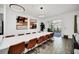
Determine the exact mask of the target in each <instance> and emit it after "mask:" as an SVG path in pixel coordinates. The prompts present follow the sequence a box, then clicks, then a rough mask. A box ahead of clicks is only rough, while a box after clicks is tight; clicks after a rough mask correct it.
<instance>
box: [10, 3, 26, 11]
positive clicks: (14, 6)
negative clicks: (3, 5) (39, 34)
mask: <svg viewBox="0 0 79 59" xmlns="http://www.w3.org/2000/svg"><path fill="white" fill-rule="evenodd" d="M9 7H10V8H11V9H12V10H13V11H16V12H24V11H25V8H24V7H23V6H21V5H18V4H10V5H9Z"/></svg>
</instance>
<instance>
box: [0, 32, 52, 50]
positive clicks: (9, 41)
mask: <svg viewBox="0 0 79 59" xmlns="http://www.w3.org/2000/svg"><path fill="white" fill-rule="evenodd" d="M51 33H52V32H40V33H38V32H36V33H30V34H24V35H21V36H18V35H15V36H14V37H8V38H5V37H4V39H3V40H2V42H1V44H0V50H2V49H6V48H9V47H10V46H12V45H15V44H18V43H20V42H28V41H29V40H31V39H33V38H39V37H40V36H44V35H47V34H51Z"/></svg>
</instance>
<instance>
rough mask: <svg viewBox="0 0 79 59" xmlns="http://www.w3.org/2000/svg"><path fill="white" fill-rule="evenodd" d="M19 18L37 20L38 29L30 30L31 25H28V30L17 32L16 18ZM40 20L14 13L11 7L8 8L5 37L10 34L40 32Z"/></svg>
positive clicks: (25, 14)
mask: <svg viewBox="0 0 79 59" xmlns="http://www.w3.org/2000/svg"><path fill="white" fill-rule="evenodd" d="M17 16H24V17H27V18H28V21H29V19H36V20H37V29H29V24H28V29H26V30H16V18H17ZM38 20H39V19H38V18H34V17H32V16H30V15H28V14H27V13H25V12H24V13H23V12H22V13H19V12H14V11H13V10H11V9H10V8H9V6H8V5H7V6H6V19H5V35H10V34H18V33H26V32H32V31H39V21H38Z"/></svg>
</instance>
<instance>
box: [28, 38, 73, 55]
mask: <svg viewBox="0 0 79 59" xmlns="http://www.w3.org/2000/svg"><path fill="white" fill-rule="evenodd" d="M51 39H52V41H48V42H46V43H44V44H43V45H41V46H39V47H37V48H35V49H33V50H32V51H30V52H28V53H27V54H73V53H74V46H73V40H72V39H63V38H61V37H53V38H51Z"/></svg>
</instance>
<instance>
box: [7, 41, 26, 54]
mask: <svg viewBox="0 0 79 59" xmlns="http://www.w3.org/2000/svg"><path fill="white" fill-rule="evenodd" d="M24 50H25V42H21V43H19V44H16V45H13V46H10V47H9V51H8V54H21V53H22V52H23V51H24Z"/></svg>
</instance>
